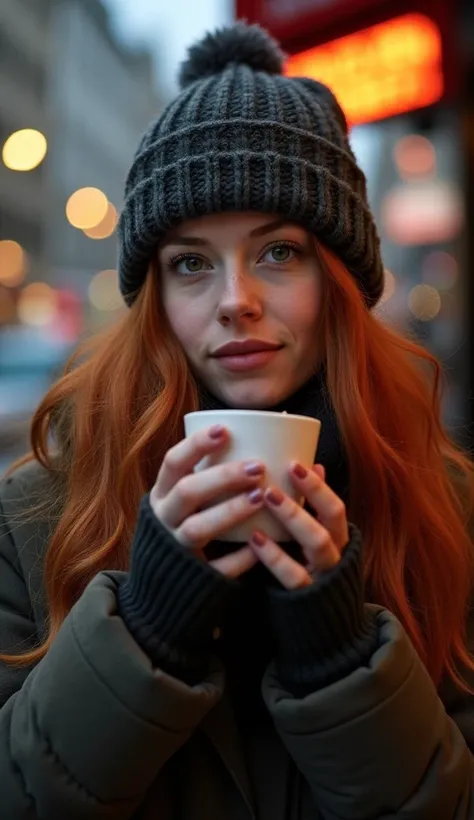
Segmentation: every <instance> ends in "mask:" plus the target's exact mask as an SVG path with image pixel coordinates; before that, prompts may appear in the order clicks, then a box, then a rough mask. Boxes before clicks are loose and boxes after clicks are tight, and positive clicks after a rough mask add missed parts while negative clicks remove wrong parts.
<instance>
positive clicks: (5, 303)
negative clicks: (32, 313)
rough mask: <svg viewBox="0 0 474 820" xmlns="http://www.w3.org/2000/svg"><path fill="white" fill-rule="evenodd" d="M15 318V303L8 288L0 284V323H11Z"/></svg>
mask: <svg viewBox="0 0 474 820" xmlns="http://www.w3.org/2000/svg"><path fill="white" fill-rule="evenodd" d="M15 318H16V304H15V299H14V298H13V294H12V293H11V291H9V290H2V288H1V286H0V325H8V324H13V323H14V321H15Z"/></svg>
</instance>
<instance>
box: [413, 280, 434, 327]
mask: <svg viewBox="0 0 474 820" xmlns="http://www.w3.org/2000/svg"><path fill="white" fill-rule="evenodd" d="M408 307H409V308H410V311H411V312H412V314H413V316H414V317H415V319H419V320H420V322H430V321H431V320H432V319H435V318H436V316H437V315H438V313H439V311H440V308H441V297H440V295H439V293H438V291H437V290H436V288H432V287H431V285H416V286H415V287H414V288H412V289H411V291H410V293H409V294H408Z"/></svg>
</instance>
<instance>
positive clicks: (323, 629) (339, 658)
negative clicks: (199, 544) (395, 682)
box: [268, 525, 377, 697]
mask: <svg viewBox="0 0 474 820" xmlns="http://www.w3.org/2000/svg"><path fill="white" fill-rule="evenodd" d="M361 551H362V543H361V536H360V533H359V531H358V530H357V529H356V528H355V527H354V526H352V525H351V526H350V540H349V544H348V545H347V547H346V549H345V550H344V552H343V554H342V557H341V560H340V562H339V564H338V565H337V566H336V567H335V568H334V569H332V570H330V571H329V572H326V573H324V574H323V575H321V576H319V577H318V580H317V581H315V583H314V584H313V585H311V586H308V587H304V589H299V590H295V591H288V590H284V589H281V588H279V589H274V588H272V589H270V590H269V592H268V599H269V611H270V619H271V623H272V627H273V631H274V637H275V642H276V667H277V673H278V677H279V680H280V683H281V684H282V685H283V686H284V687H285V688H286V689H288V691H290V692H291V693H292V694H294V695H295V696H296V697H304V696H305V695H307V694H309V693H310V692H314V691H316V690H318V689H322V688H323V687H325V686H328V685H330V684H331V683H334V682H335V681H337V680H340V679H342V678H344V677H346V676H347V675H349V674H350V673H351V672H353V671H354V670H355V669H357V668H358V667H359V666H362V665H364V664H366V663H367V662H368V661H369V659H370V657H371V656H372V654H373V651H374V649H375V646H376V643H377V630H376V625H375V622H374V620H373V619H372V618H371V616H370V615H369V614H368V613H367V611H366V609H365V608H364V584H363V578H362V568H361Z"/></svg>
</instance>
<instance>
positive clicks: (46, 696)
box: [0, 516, 223, 820]
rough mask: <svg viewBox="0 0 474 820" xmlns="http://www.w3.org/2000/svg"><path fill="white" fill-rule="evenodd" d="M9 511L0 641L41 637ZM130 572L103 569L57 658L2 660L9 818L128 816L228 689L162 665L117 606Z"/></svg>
mask: <svg viewBox="0 0 474 820" xmlns="http://www.w3.org/2000/svg"><path fill="white" fill-rule="evenodd" d="M17 558H18V551H17V548H16V546H15V544H14V541H13V537H12V534H11V531H10V528H9V526H8V522H7V521H6V520H5V517H4V516H3V520H2V518H0V647H1V650H2V651H5V652H6V651H14V650H18V649H20V648H22V649H27V648H29V647H31V646H32V645H33V642H34V640H35V631H36V630H35V622H34V618H33V615H32V607H31V600H30V596H29V593H28V589H27V585H26V583H25V579H24V577H22V574H21V571H20V569H19V563H18V560H17ZM122 575H123V574H120V573H112V572H111V573H102V574H99V575H98V576H97V577H96V578H95V579H94V580H93V581H92V582H91V584H90V585H89V586H88V587H87V589H86V590H85V592H84V593H83V595H82V596H81V598H80V599H79V601H78V602H77V604H76V605H75V606H74V607H73V609H72V610H71V612H70V614H69V616H68V617H67V618H66V620H65V622H64V623H63V625H62V627H61V629H60V632H59V634H58V636H57V638H56V640H55V642H54V644H53V646H52V648H51V649H50V651H49V652H48V654H47V656H46V657H45V658H44V659H43V660H42V661H40V663H38V664H37V665H36V666H35V668H33V669H27V670H20V671H19V670H18V668H14V667H11V666H7V665H6V664H4V663H2V662H1V661H0V816H1V817H2V819H3V818H4V820H27V819H28V820H34V819H35V818H38V820H39V818H41V820H57V818H59V817H64V818H66V817H67V818H68V820H82V818H87V820H106V818H107V820H109V818H110V820H126V818H130V817H131V816H132V815H133V813H134V811H135V810H136V808H137V806H138V805H139V804H140V803H141V802H142V800H143V799H144V795H145V793H146V792H147V790H148V789H149V787H150V785H151V784H152V782H153V781H154V780H155V778H156V776H157V774H158V772H159V770H160V769H161V768H162V767H163V766H164V765H165V764H166V762H167V761H168V760H169V759H170V758H171V756H172V755H173V754H174V753H175V752H176V751H177V750H178V749H179V748H180V747H181V746H182V745H183V744H184V743H185V741H186V740H187V738H188V737H189V736H190V734H191V733H192V732H193V731H194V729H195V728H196V727H197V726H198V724H199V723H200V721H201V720H202V719H203V718H204V717H205V715H206V714H207V713H208V712H209V710H210V709H211V708H212V707H213V706H214V704H215V703H216V702H217V701H218V700H219V698H220V696H221V693H222V686H223V683H222V672H221V670H220V669H219V668H217V667H215V668H213V669H211V670H210V671H209V673H208V675H207V677H206V678H205V679H204V680H203V681H202V682H201V683H199V684H197V685H196V686H193V687H191V686H187V685H186V684H185V683H181V682H180V681H177V680H176V679H174V678H171V677H169V676H167V675H166V674H165V673H164V672H161V671H160V670H156V669H154V668H153V667H152V664H151V662H150V661H149V660H148V658H147V656H146V655H145V653H144V652H143V651H142V650H141V649H140V647H139V646H138V644H137V643H135V641H134V640H133V638H132V637H131V635H130V633H129V632H128V631H127V629H126V627H125V625H124V623H123V621H122V620H121V619H120V618H119V617H118V615H117V609H116V606H117V605H116V591H117V585H118V584H119V583H120V582H121V580H123V577H122Z"/></svg>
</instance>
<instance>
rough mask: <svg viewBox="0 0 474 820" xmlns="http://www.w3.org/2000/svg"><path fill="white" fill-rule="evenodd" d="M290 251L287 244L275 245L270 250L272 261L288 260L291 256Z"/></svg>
mask: <svg viewBox="0 0 474 820" xmlns="http://www.w3.org/2000/svg"><path fill="white" fill-rule="evenodd" d="M291 253H292V251H291V248H289V247H288V246H287V245H276V246H275V247H274V248H272V249H271V251H270V255H271V258H272V261H273V262H288V259H290V257H291Z"/></svg>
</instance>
